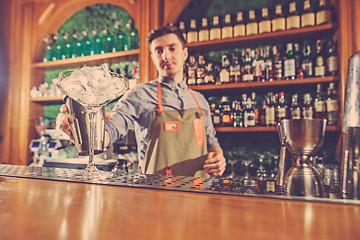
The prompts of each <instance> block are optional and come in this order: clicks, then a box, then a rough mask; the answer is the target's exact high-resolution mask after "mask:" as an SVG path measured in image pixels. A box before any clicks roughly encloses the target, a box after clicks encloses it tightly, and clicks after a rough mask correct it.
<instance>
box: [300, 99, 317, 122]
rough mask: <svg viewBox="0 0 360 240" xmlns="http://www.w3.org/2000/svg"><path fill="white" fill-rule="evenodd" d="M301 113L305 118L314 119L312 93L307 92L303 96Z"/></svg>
mask: <svg viewBox="0 0 360 240" xmlns="http://www.w3.org/2000/svg"><path fill="white" fill-rule="evenodd" d="M301 113H302V114H301V116H302V118H303V119H314V104H313V102H312V97H311V95H310V93H305V94H304V96H303V104H302V106H301Z"/></svg>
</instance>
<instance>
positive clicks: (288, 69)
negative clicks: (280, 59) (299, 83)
mask: <svg viewBox="0 0 360 240" xmlns="http://www.w3.org/2000/svg"><path fill="white" fill-rule="evenodd" d="M284 77H285V79H295V78H296V61H295V57H294V51H293V44H292V43H287V44H286V55H285V57H284Z"/></svg>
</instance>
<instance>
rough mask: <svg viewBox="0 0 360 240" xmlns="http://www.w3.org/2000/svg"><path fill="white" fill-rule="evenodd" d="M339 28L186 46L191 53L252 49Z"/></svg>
mask: <svg viewBox="0 0 360 240" xmlns="http://www.w3.org/2000/svg"><path fill="white" fill-rule="evenodd" d="M337 27H338V24H335V23H328V24H324V25H319V26H313V27H304V28H299V29H290V30H284V31H277V32H270V33H262V34H256V35H250V36H244V37H236V38H226V39H219V40H212V41H203V42H195V43H188V44H186V46H187V47H188V49H189V51H190V52H208V51H209V50H211V51H215V50H224V49H231V48H242V47H251V46H255V45H259V44H264V43H266V44H274V43H280V42H290V41H296V40H299V39H308V38H311V39H314V38H323V37H324V36H327V35H329V34H331V33H334V32H335V30H336V29H337Z"/></svg>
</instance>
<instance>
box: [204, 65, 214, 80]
mask: <svg viewBox="0 0 360 240" xmlns="http://www.w3.org/2000/svg"><path fill="white" fill-rule="evenodd" d="M204 82H205V84H215V78H214V69H213V64H212V63H211V62H209V63H208V64H207V66H206V69H205V78H204Z"/></svg>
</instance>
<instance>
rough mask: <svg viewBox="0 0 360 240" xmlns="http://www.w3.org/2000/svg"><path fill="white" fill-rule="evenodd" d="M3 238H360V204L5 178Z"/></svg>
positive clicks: (0, 193) (0, 219)
mask: <svg viewBox="0 0 360 240" xmlns="http://www.w3.org/2000/svg"><path fill="white" fill-rule="evenodd" d="M0 214H1V215H0V226H1V230H0V239H2V240H8V239H12V240H13V239H38V240H39V239H175V240H176V239H268V240H272V239H276V240H279V239H316V240H319V239H326V240H332V239H341V240H345V239H360V227H359V223H360V206H359V205H356V204H343V203H329V202H316V201H315V202H314V201H298V200H289V199H275V198H261V197H249V196H234V195H226V194H225V195H224V194H210V193H206V192H205V193H195V192H183V191H166V190H156V189H146V188H136V187H124V186H112V185H101V184H92V183H79V182H68V181H53V180H49V179H30V178H21V177H20V178H19V177H11V176H0Z"/></svg>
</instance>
